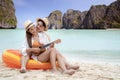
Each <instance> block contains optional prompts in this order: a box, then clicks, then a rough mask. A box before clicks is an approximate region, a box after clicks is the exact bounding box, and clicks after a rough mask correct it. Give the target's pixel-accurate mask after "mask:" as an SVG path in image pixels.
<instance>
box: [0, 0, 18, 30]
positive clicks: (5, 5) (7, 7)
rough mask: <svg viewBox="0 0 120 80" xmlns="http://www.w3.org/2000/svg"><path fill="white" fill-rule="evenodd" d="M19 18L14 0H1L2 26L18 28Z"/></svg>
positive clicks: (0, 19)
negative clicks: (17, 17) (16, 14)
mask: <svg viewBox="0 0 120 80" xmlns="http://www.w3.org/2000/svg"><path fill="white" fill-rule="evenodd" d="M16 25H17V19H16V16H15V7H14V3H13V1H12V0H0V28H16Z"/></svg>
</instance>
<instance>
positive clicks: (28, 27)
mask: <svg viewBox="0 0 120 80" xmlns="http://www.w3.org/2000/svg"><path fill="white" fill-rule="evenodd" d="M32 26H34V24H33V23H32V24H31V25H30V26H28V27H27V28H26V31H27V30H28V29H30V28H31V27H32Z"/></svg>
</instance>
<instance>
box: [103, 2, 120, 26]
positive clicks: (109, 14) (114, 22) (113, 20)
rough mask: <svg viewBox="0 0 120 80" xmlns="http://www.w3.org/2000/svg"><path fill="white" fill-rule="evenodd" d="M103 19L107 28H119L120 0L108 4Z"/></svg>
mask: <svg viewBox="0 0 120 80" xmlns="http://www.w3.org/2000/svg"><path fill="white" fill-rule="evenodd" d="M104 19H105V23H106V26H107V27H108V28H120V0H117V1H115V2H113V3H111V4H110V5H109V6H108V8H107V10H106V14H105V18H104Z"/></svg>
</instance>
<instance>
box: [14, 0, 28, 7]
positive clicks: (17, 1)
mask: <svg viewBox="0 0 120 80" xmlns="http://www.w3.org/2000/svg"><path fill="white" fill-rule="evenodd" d="M13 2H14V4H15V5H17V6H25V5H26V2H25V0H13Z"/></svg>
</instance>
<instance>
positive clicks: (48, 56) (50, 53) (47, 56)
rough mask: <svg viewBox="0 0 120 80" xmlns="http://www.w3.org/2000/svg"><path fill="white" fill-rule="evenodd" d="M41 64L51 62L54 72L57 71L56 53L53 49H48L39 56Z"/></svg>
mask: <svg viewBox="0 0 120 80" xmlns="http://www.w3.org/2000/svg"><path fill="white" fill-rule="evenodd" d="M38 60H39V61H40V62H47V61H49V60H50V62H51V64H52V68H53V70H54V71H57V68H56V53H55V51H54V50H53V49H52V48H49V49H47V50H46V51H45V52H43V53H42V54H40V55H39V56H38Z"/></svg>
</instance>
